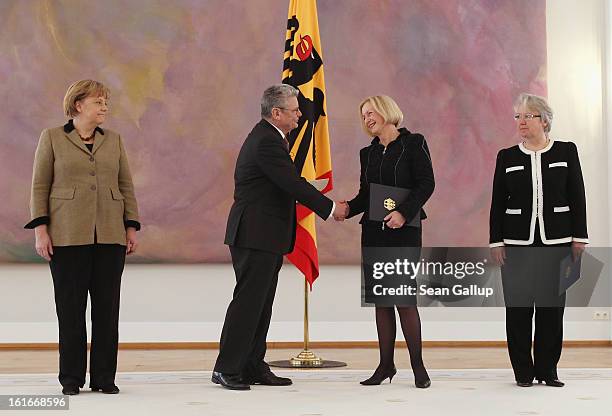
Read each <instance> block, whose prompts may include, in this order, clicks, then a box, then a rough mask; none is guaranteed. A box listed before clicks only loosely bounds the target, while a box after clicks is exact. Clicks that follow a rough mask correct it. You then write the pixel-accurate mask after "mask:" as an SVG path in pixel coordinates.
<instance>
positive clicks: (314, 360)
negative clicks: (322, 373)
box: [269, 279, 346, 368]
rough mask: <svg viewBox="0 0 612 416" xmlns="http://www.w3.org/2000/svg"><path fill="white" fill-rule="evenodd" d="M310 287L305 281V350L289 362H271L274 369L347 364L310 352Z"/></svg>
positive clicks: (342, 365) (326, 366)
mask: <svg viewBox="0 0 612 416" xmlns="http://www.w3.org/2000/svg"><path fill="white" fill-rule="evenodd" d="M309 291H310V286H309V284H308V280H306V279H304V349H303V350H302V352H300V353H299V354H298V355H297V356H296V357H293V358H290V359H289V360H278V361H271V362H270V363H269V364H270V365H271V366H273V367H281V368H331V367H344V366H346V363H345V362H342V361H332V360H323V359H322V358H319V357H318V356H317V355H316V354H315V353H314V352H312V351H310V349H309V345H310V332H309V329H308V327H309V318H308V292H309Z"/></svg>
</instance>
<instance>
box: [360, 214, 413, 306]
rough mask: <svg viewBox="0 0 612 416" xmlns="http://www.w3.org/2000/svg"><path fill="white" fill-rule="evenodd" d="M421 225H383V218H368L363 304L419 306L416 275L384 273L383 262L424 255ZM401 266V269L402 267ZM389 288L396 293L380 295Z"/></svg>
mask: <svg viewBox="0 0 612 416" xmlns="http://www.w3.org/2000/svg"><path fill="white" fill-rule="evenodd" d="M421 245H422V232H421V228H415V227H406V226H404V227H401V228H395V229H393V228H388V227H387V226H385V227H384V228H383V227H382V223H381V222H374V221H365V222H364V223H363V224H362V228H361V262H362V263H361V265H362V285H361V289H362V305H364V306H371V305H375V306H416V304H417V297H416V292H417V280H416V276H410V275H406V274H401V275H398V274H393V275H385V277H381V273H382V271H383V270H382V268H380V267H378V268H377V267H376V265H380V264H382V263H396V261H397V260H400V261H401V262H404V261H409V262H418V261H419V258H420V255H421ZM403 270H404V269H402V270H401V271H403ZM386 289H394V290H396V292H395V294H392V295H389V294H384V295H381V294H380V293H382V292H383V291H384V290H386Z"/></svg>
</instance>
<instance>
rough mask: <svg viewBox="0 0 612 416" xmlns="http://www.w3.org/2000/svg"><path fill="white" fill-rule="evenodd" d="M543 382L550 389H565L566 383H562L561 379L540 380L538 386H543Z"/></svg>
mask: <svg viewBox="0 0 612 416" xmlns="http://www.w3.org/2000/svg"><path fill="white" fill-rule="evenodd" d="M542 382H544V383H545V384H546V385H547V386H550V387H563V386H565V383H564V382H562V381H561V380H559V379H556V378H549V379H540V378H539V379H538V384H542Z"/></svg>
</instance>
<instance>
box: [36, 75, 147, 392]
mask: <svg viewBox="0 0 612 416" xmlns="http://www.w3.org/2000/svg"><path fill="white" fill-rule="evenodd" d="M108 98H109V90H108V89H107V88H106V87H105V86H104V85H103V84H102V83H100V82H97V81H93V80H82V81H77V82H75V83H74V84H72V85H71V86H70V87H69V88H68V91H67V93H66V96H65V97H64V112H65V114H66V116H67V117H69V118H71V119H70V120H69V121H68V122H67V123H66V124H65V125H64V126H61V127H55V128H51V129H45V130H44V131H43V132H42V134H41V137H40V141H39V143H38V148H37V149H36V156H35V158H34V172H33V179H32V195H31V201H30V213H31V221H30V222H29V223H28V224H27V225H26V228H34V229H35V234H36V251H37V253H38V254H39V255H40V256H42V257H43V258H45V259H46V260H47V261H49V265H50V268H51V274H52V276H53V286H54V290H55V305H56V312H57V317H58V322H59V352H60V371H59V381H60V383H61V384H62V386H63V389H62V392H63V393H64V394H70V395H74V394H78V393H79V388H80V387H83V386H84V384H85V372H86V368H87V332H86V325H85V310H86V308H87V295H88V293H89V295H90V297H91V321H92V336H91V356H90V369H89V373H90V382H89V386H90V388H91V389H92V390H94V391H102V392H103V393H110V394H112V393H118V392H119V389H118V388H117V386H116V385H115V373H116V370H117V345H118V325H119V292H120V285H121V274H122V273H123V266H124V263H125V255H126V254H131V253H133V252H134V251H135V250H136V246H137V241H136V231H137V230H139V229H140V223H139V218H138V206H137V204H136V198H135V196H134V186H133V184H132V177H131V174H130V169H129V166H128V161H127V156H126V153H125V149H124V147H123V141H122V139H121V136H120V135H119V134H117V133H115V132H113V131H111V130H108V129H102V128H101V127H100V125H101V124H102V123H103V122H104V121H105V119H106V114H107V112H108V103H107V101H108Z"/></svg>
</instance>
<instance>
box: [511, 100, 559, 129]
mask: <svg viewBox="0 0 612 416" xmlns="http://www.w3.org/2000/svg"><path fill="white" fill-rule="evenodd" d="M522 105H523V106H525V107H527V108H528V109H529V110H531V111H535V112H537V113H539V114H540V116H541V120H542V121H543V122H544V123H545V125H544V133H549V132H550V128H551V127H552V121H553V111H552V108H550V105H548V101H546V98H544V97H540V96H539V95H535V94H528V93H526V92H524V93H522V94H521V95H519V96H518V98H517V99H516V101H515V102H514V109H515V110H517V109H518V108H519V107H520V106H522Z"/></svg>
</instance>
